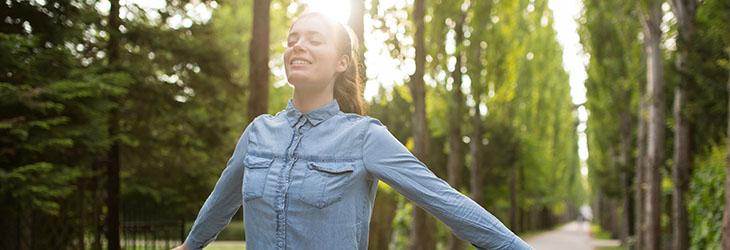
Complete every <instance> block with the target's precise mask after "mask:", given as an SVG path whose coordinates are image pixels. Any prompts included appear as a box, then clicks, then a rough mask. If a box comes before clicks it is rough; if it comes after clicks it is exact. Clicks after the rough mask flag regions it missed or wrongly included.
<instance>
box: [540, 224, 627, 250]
mask: <svg viewBox="0 0 730 250" xmlns="http://www.w3.org/2000/svg"><path fill="white" fill-rule="evenodd" d="M589 232H590V224H588V223H587V222H575V221H574V222H570V223H568V224H565V225H563V226H561V227H559V228H557V229H555V230H552V231H548V232H544V233H541V234H538V235H534V236H530V237H527V244H530V246H532V247H533V248H535V249H536V250H552V249H561V250H563V249H564V250H594V249H599V247H615V246H618V245H620V242H619V241H617V240H599V239H595V238H593V237H591V235H590V233H589Z"/></svg>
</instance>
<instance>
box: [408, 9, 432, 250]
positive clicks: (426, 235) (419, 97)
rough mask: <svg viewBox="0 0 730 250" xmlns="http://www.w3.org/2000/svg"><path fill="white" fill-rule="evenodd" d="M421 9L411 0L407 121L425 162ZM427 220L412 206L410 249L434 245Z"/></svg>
mask: <svg viewBox="0 0 730 250" xmlns="http://www.w3.org/2000/svg"><path fill="white" fill-rule="evenodd" d="M425 9H426V6H425V0H415V2H414V4H413V22H414V23H415V31H416V33H415V36H414V39H413V40H414V42H415V47H416V55H415V58H414V61H415V62H416V71H415V72H414V73H413V75H411V76H410V78H411V79H410V81H409V83H410V85H409V87H410V91H411V97H412V98H413V106H414V108H415V111H414V112H413V115H412V121H411V122H412V123H413V127H412V128H413V143H414V146H413V151H414V154H415V156H416V158H418V159H419V160H421V161H424V162H426V165H428V163H427V162H428V161H426V159H428V155H429V154H428V150H429V145H428V144H429V132H428V123H427V121H426V88H425V83H424V81H423V76H424V71H425V63H426V51H425V47H426V46H425V37H424V29H425V25H424V20H423V18H424V14H425ZM430 220H431V219H430V217H429V215H428V214H427V213H426V211H424V210H423V209H421V208H419V207H414V208H413V222H412V224H411V237H410V238H411V245H410V249H412V250H422V249H434V248H435V246H436V244H435V242H434V237H433V231H432V230H431V227H430V226H429V224H432V223H429V221H430Z"/></svg>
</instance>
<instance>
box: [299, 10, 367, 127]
mask: <svg viewBox="0 0 730 250" xmlns="http://www.w3.org/2000/svg"><path fill="white" fill-rule="evenodd" d="M315 16H316V17H319V18H321V19H322V20H324V21H325V22H326V23H328V24H329V25H330V27H332V28H333V30H334V31H335V33H336V34H335V37H336V39H337V44H338V46H337V51H338V53H339V54H340V55H347V56H348V57H349V59H350V60H349V62H348V65H347V69H346V70H345V71H344V72H342V73H339V74H338V75H337V76H336V79H335V86H334V97H335V99H336V100H337V104H339V105H340V110H342V111H343V112H346V113H355V114H359V115H365V114H367V103H366V102H365V98H363V84H362V77H361V73H360V59H359V56H358V55H359V47H358V41H357V36H356V35H355V32H353V31H352V29H351V28H350V27H348V26H347V25H345V24H341V23H339V22H337V21H335V20H332V19H331V18H329V17H327V16H325V15H323V14H322V13H319V12H309V13H306V14H303V15H301V16H299V18H298V19H297V20H299V19H302V18H305V17H315Z"/></svg>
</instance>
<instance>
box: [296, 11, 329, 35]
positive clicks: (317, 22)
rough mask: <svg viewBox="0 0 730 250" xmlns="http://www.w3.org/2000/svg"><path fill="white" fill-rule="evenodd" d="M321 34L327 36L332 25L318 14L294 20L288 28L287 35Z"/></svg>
mask: <svg viewBox="0 0 730 250" xmlns="http://www.w3.org/2000/svg"><path fill="white" fill-rule="evenodd" d="M295 34H296V35H316V34H319V35H322V36H326V37H329V36H331V34H332V27H331V25H330V24H328V23H327V22H326V21H324V20H322V18H320V17H318V16H307V17H304V18H300V19H299V20H297V21H295V22H294V23H293V24H292V26H291V28H290V29H289V35H290V36H291V35H295Z"/></svg>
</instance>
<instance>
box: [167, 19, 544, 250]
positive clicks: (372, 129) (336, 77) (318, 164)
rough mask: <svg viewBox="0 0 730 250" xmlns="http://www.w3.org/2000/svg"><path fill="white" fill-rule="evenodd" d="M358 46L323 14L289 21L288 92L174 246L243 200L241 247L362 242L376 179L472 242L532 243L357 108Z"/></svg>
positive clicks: (191, 245)
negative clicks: (282, 104)
mask: <svg viewBox="0 0 730 250" xmlns="http://www.w3.org/2000/svg"><path fill="white" fill-rule="evenodd" d="M356 49H357V40H356V39H355V38H354V36H353V33H352V31H351V30H350V29H349V28H348V27H347V26H345V25H343V24H340V23H338V22H336V21H334V20H332V19H330V18H328V17H326V16H324V15H323V14H321V13H307V14H304V15H302V16H300V17H299V18H298V19H297V20H296V21H295V22H294V23H293V24H292V26H291V28H290V29H289V35H288V38H287V48H286V50H285V52H284V69H285V71H286V76H287V80H288V82H289V83H290V84H291V85H292V86H293V87H294V94H293V97H292V98H291V99H289V102H288V105H287V107H286V109H284V110H282V111H280V112H278V113H276V114H275V115H270V114H265V115H261V116H258V117H256V119H254V120H253V121H252V122H251V123H250V124H249V125H248V127H246V129H245V130H244V131H243V134H242V135H241V137H240V139H239V141H238V144H237V145H236V148H235V151H234V152H233V156H232V157H231V158H230V160H228V164H227V165H226V168H225V169H224V170H223V173H222V174H221V176H220V179H219V180H218V182H217V183H216V185H215V188H214V189H213V191H212V193H211V194H210V196H209V197H208V199H207V200H206V201H205V204H204V205H203V207H202V209H201V210H200V212H199V214H198V217H197V218H196V220H195V223H194V224H193V227H192V229H191V231H190V234H189V235H188V237H187V239H186V240H185V242H184V244H183V245H180V246H178V247H177V248H175V249H201V248H203V247H204V246H206V245H208V243H210V242H211V241H213V240H214V239H215V237H216V236H217V234H218V233H219V232H220V231H221V229H222V228H223V227H224V226H225V225H227V224H228V223H229V222H230V220H231V217H233V215H234V214H235V213H236V211H238V209H239V208H240V207H241V205H243V208H244V218H245V219H244V223H245V228H246V230H245V231H246V249H249V250H259V249H367V245H368V228H369V225H370V216H371V214H372V209H373V204H374V201H375V193H376V191H377V190H378V181H384V182H385V183H387V184H388V185H390V186H391V187H393V188H394V189H395V190H397V191H398V192H400V193H401V194H402V195H404V196H405V197H407V198H408V199H410V200H411V201H413V202H415V203H416V204H417V205H418V206H420V207H422V208H424V209H425V210H427V211H428V212H429V213H431V214H432V215H434V216H435V217H437V218H438V219H440V220H441V221H442V222H444V223H445V224H446V225H448V226H449V227H450V228H451V229H452V230H453V232H454V234H456V236H458V237H459V238H461V239H463V240H466V241H469V242H470V243H471V244H473V245H475V246H477V247H478V248H480V249H530V246H528V245H527V244H526V243H525V242H524V241H523V240H522V239H520V238H519V237H518V236H516V235H515V234H514V233H512V232H511V231H510V230H509V229H507V227H505V226H504V225H503V224H502V222H500V221H499V220H498V219H497V218H496V217H494V216H493V215H492V214H490V213H489V212H487V211H486V210H485V209H484V208H482V207H481V206H479V205H478V204H477V203H476V202H474V201H473V200H471V199H469V198H468V197H466V196H464V195H463V194H461V193H459V192H458V191H456V190H455V189H453V188H452V187H451V186H449V184H448V183H446V182H445V181H443V180H442V179H439V178H438V177H437V176H435V175H434V174H433V173H432V172H431V171H430V170H429V169H428V168H427V167H426V166H425V165H424V164H423V163H422V162H421V161H419V160H418V159H417V158H416V157H415V156H413V154H411V152H409V151H408V149H407V148H406V147H405V146H403V144H401V143H400V142H399V141H398V140H397V139H396V138H395V137H394V136H393V135H392V134H391V133H390V132H389V131H388V129H387V128H386V127H385V126H384V125H383V124H381V123H380V121H378V120H377V119H375V118H372V117H369V116H366V115H365V113H366V106H365V101H364V100H363V98H362V95H361V94H362V84H361V82H360V79H361V78H360V75H359V72H358V66H357V62H358V60H357V53H356ZM251 67H255V65H251Z"/></svg>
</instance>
